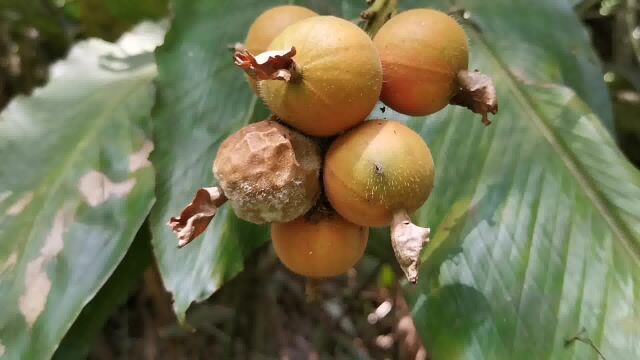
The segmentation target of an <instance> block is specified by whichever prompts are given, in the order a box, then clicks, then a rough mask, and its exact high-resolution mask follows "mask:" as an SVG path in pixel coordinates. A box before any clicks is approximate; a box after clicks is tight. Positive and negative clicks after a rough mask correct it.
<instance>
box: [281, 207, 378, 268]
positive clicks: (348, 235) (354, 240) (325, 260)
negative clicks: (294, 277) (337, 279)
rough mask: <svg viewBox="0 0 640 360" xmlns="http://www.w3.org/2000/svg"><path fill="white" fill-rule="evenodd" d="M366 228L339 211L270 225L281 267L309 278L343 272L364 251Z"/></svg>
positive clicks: (367, 232)
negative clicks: (340, 214)
mask: <svg viewBox="0 0 640 360" xmlns="http://www.w3.org/2000/svg"><path fill="white" fill-rule="evenodd" d="M368 237H369V229H368V228H366V227H364V226H359V225H355V224H352V223H350V222H348V221H346V220H345V219H343V218H342V217H341V216H339V215H338V214H335V213H333V214H329V215H322V216H319V217H316V218H314V216H302V217H299V218H297V219H296V220H294V221H291V222H288V223H273V224H271V239H272V240H273V248H274V250H275V252H276V254H277V255H278V258H279V259H280V261H282V263H283V264H284V266H286V267H287V268H288V269H289V270H291V271H292V272H294V273H296V274H299V275H302V276H306V277H309V278H324V277H331V276H337V275H340V274H343V273H346V272H347V271H348V270H349V269H351V268H352V267H353V266H354V265H355V264H356V263H357V262H358V260H360V258H361V257H362V255H363V254H364V250H365V248H366V246H367V240H368Z"/></svg>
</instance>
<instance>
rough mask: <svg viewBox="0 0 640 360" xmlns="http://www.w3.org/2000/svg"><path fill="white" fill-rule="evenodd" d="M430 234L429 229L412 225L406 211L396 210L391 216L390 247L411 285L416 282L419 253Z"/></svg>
mask: <svg viewBox="0 0 640 360" xmlns="http://www.w3.org/2000/svg"><path fill="white" fill-rule="evenodd" d="M430 233H431V229H429V228H423V227H419V226H417V225H415V224H412V223H411V218H410V217H409V214H408V213H407V211H406V210H398V211H396V212H395V213H394V214H393V220H392V222H391V245H392V246H393V252H394V253H395V255H396V259H397V260H398V263H399V264H400V267H401V268H402V271H403V272H404V274H405V276H406V277H407V280H409V282H410V283H412V284H415V283H416V282H417V281H418V266H419V265H420V253H421V252H422V249H423V248H424V246H425V245H426V244H427V243H428V242H429V234H430Z"/></svg>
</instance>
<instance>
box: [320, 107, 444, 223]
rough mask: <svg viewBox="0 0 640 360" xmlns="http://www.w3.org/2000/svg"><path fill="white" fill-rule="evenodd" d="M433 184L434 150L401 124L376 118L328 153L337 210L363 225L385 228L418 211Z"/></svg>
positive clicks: (330, 193) (328, 182)
mask: <svg viewBox="0 0 640 360" xmlns="http://www.w3.org/2000/svg"><path fill="white" fill-rule="evenodd" d="M433 181H434V164H433V158H432V156H431V151H429V148H428V147H427V144H426V143H425V142H424V140H422V138H421V137H420V135H418V134H417V133H416V132H414V131H413V130H411V129H410V128H408V127H407V126H405V125H403V124H402V123H399V122H397V121H382V120H371V121H366V122H365V123H363V124H362V125H360V126H358V127H356V128H354V129H352V130H350V131H348V132H347V133H345V134H343V135H342V136H340V137H338V138H337V139H336V141H335V142H334V143H333V144H332V145H331V147H330V148H329V151H328V152H327V155H326V158H325V164H324V189H325V192H326V195H327V198H328V199H329V202H330V203H331V205H332V206H333V208H334V209H335V210H336V211H337V212H338V213H339V214H340V215H342V216H343V217H344V218H345V219H347V220H349V221H351V222H353V223H355V224H358V225H363V226H375V227H379V226H386V225H389V224H390V223H391V220H392V218H393V213H394V212H395V211H397V210H401V209H404V210H406V211H407V212H408V213H412V212H414V211H415V210H417V209H418V208H419V207H420V206H422V204H423V203H424V202H425V201H426V200H427V198H428V197H429V194H430V193H431V190H432V189H433Z"/></svg>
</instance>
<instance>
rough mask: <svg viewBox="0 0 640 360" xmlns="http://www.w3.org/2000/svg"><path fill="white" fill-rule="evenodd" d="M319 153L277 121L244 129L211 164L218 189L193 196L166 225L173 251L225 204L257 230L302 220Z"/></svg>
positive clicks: (310, 202)
mask: <svg viewBox="0 0 640 360" xmlns="http://www.w3.org/2000/svg"><path fill="white" fill-rule="evenodd" d="M321 164H322V157H321V154H320V147H319V146H318V145H317V144H316V143H315V142H314V141H313V140H312V139H310V138H307V137H306V136H304V135H302V134H300V133H298V132H296V131H294V130H291V129H289V128H287V127H285V126H283V125H281V124H279V123H278V122H276V121H273V120H265V121H260V122H257V123H254V124H251V125H248V126H245V127H243V128H242V129H240V130H238V131H237V132H236V133H234V134H232V135H231V136H229V137H228V138H227V139H226V140H225V141H224V142H223V143H222V145H220V148H219V150H218V154H217V155H216V158H215V160H214V162H213V173H214V175H215V177H216V178H217V179H218V182H219V186H216V187H208V188H202V189H200V190H198V192H197V193H196V195H195V197H194V199H193V201H192V202H191V204H189V205H188V206H187V207H185V208H184V209H183V210H182V212H181V213H180V215H179V216H176V217H172V218H171V219H170V220H169V225H170V226H171V228H172V230H173V231H174V232H175V233H176V235H177V236H178V239H179V241H178V247H182V246H185V245H187V244H188V243H189V242H191V241H192V240H193V239H195V238H196V237H197V236H198V235H200V234H201V233H202V232H203V231H204V230H205V229H206V228H207V226H208V225H209V223H210V222H211V220H212V219H213V217H214V216H215V215H216V213H217V210H218V208H219V207H220V206H222V205H223V204H224V203H225V202H227V201H229V202H230V203H231V206H232V207H233V210H234V211H235V213H236V215H238V217H240V218H241V219H244V220H246V221H249V222H252V223H255V224H262V223H268V222H274V221H277V222H287V221H291V220H293V219H295V218H297V217H299V216H301V215H303V214H305V213H306V212H307V211H308V210H309V209H311V207H313V206H314V205H315V203H316V200H317V198H318V196H319V194H320V187H321V186H320V181H321V180H320V168H321Z"/></svg>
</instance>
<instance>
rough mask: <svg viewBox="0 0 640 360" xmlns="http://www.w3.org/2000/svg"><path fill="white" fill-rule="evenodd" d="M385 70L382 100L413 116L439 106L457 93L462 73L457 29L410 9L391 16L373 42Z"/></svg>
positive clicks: (446, 19)
mask: <svg viewBox="0 0 640 360" xmlns="http://www.w3.org/2000/svg"><path fill="white" fill-rule="evenodd" d="M373 42H374V44H375V45H376V48H377V49H378V52H379V53H380V60H381V61H382V67H383V69H384V82H383V86H382V94H381V100H382V101H383V102H384V103H385V104H386V105H388V106H389V107H391V108H392V109H394V110H396V111H398V112H401V113H404V114H408V115H413V116H422V115H428V114H432V113H435V112H437V111H438V110H440V109H442V108H444V107H445V106H447V104H448V103H449V100H450V99H451V97H452V96H453V95H454V94H455V93H456V91H457V89H458V86H457V83H456V74H457V73H458V72H459V71H460V70H465V69H467V66H468V62H469V50H468V48H467V36H466V34H465V32H464V30H463V29H462V27H461V26H460V25H459V24H458V23H457V22H456V21H455V20H454V19H453V18H451V17H450V16H448V15H447V14H445V13H443V12H440V11H437V10H431V9H413V10H409V11H405V12H402V13H400V14H398V15H396V16H394V17H393V18H391V19H390V20H389V21H388V22H387V23H386V24H384V25H383V26H382V28H380V31H378V33H377V34H376V36H375V37H374V40H373Z"/></svg>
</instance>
